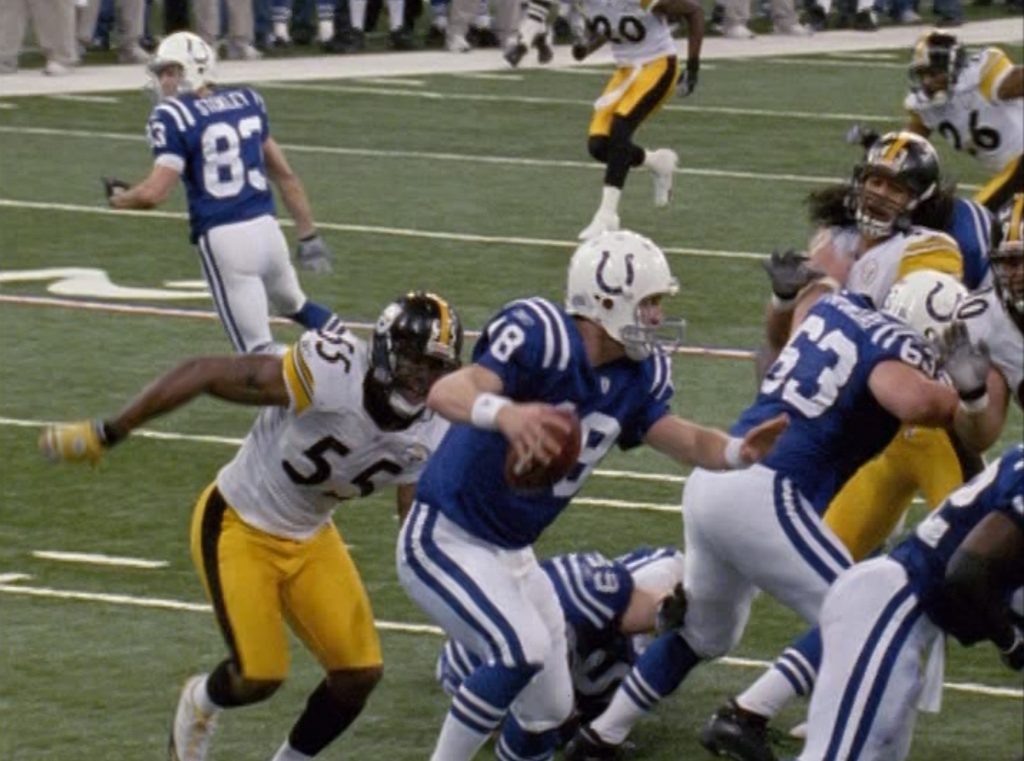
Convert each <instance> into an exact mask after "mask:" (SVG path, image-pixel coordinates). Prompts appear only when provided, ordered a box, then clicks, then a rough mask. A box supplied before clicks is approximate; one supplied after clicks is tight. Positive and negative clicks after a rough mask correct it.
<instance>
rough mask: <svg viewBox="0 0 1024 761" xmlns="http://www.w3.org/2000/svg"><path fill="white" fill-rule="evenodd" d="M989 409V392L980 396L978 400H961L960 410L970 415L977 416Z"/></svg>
mask: <svg viewBox="0 0 1024 761" xmlns="http://www.w3.org/2000/svg"><path fill="white" fill-rule="evenodd" d="M987 407H988V392H987V391H986V392H985V393H984V394H982V395H981V396H979V397H978V398H977V399H971V400H970V401H967V400H965V399H961V400H960V409H962V410H963V411H964V412H965V413H967V414H968V415H977V414H979V413H982V412H984V411H985V409H986V408H987Z"/></svg>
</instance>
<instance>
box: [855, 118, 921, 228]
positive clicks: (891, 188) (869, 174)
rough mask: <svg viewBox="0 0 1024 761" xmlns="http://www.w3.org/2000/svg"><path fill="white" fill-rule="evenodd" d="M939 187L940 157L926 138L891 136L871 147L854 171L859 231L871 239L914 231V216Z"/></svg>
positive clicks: (895, 133)
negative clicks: (912, 223)
mask: <svg viewBox="0 0 1024 761" xmlns="http://www.w3.org/2000/svg"><path fill="white" fill-rule="evenodd" d="M938 187H939V157H938V154H937V153H936V152H935V148H933V147H932V144H931V143H929V142H928V141H927V140H926V139H925V138H923V137H921V136H920V135H916V134H914V133H913V132H890V133H888V134H887V135H883V136H882V137H880V138H879V139H878V141H877V142H876V143H875V144H874V145H872V146H871V148H870V149H869V150H868V152H867V155H866V156H865V157H864V161H863V162H862V163H861V164H859V165H858V166H857V168H856V169H855V170H854V175H853V182H852V185H851V195H852V200H853V208H854V218H855V219H856V222H857V227H858V229H859V230H860V231H861V233H862V234H863V235H865V236H866V237H868V238H888V237H889V236H891V235H893V234H894V233H896V232H899V231H901V230H906V229H908V228H909V227H910V216H911V214H912V213H913V211H914V210H915V209H916V208H917V207H918V206H920V205H921V204H922V203H924V202H925V201H927V200H928V199H929V198H931V197H932V196H933V195H935V193H936V191H937V190H938Z"/></svg>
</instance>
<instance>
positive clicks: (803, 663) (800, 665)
mask: <svg viewBox="0 0 1024 761" xmlns="http://www.w3.org/2000/svg"><path fill="white" fill-rule="evenodd" d="M779 660H784V661H786V662H787V663H789V664H790V665H792V667H793V668H794V669H796V670H797V671H798V672H799V673H800V676H802V677H803V678H804V680H805V681H806V682H807V685H808V687H810V686H811V685H813V684H814V681H815V678H816V677H817V673H816V670H815V668H814V667H813V666H811V664H810V663H809V662H808V660H807V659H806V658H804V655H803V653H801V652H800V651H799V650H794V649H793V648H786V650H784V651H783V653H782V656H781V658H780V659H779Z"/></svg>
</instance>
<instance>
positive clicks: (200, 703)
mask: <svg viewBox="0 0 1024 761" xmlns="http://www.w3.org/2000/svg"><path fill="white" fill-rule="evenodd" d="M209 681H210V677H208V676H207V677H205V678H204V679H203V681H201V682H200V683H199V684H197V685H196V686H195V687H193V688H192V702H194V703H195V704H196V708H198V709H199V710H200V711H201V712H202V713H204V714H206V715H207V716H212V715H213V714H215V713H217V711H219V710H221V707H220V706H219V705H217V704H216V703H214V702H213V700H212V699H211V698H210V690H209V688H208V687H207V684H208V683H209Z"/></svg>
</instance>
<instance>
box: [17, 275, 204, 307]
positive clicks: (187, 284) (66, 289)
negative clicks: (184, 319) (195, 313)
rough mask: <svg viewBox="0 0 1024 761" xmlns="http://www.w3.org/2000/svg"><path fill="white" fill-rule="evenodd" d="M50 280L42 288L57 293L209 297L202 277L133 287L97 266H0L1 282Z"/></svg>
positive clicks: (147, 298) (170, 298)
mask: <svg viewBox="0 0 1024 761" xmlns="http://www.w3.org/2000/svg"><path fill="white" fill-rule="evenodd" d="M37 281H38V282H48V281H53V282H50V284H49V285H48V286H46V290H47V291H49V292H50V293H54V294H57V295H60V296H78V297H85V298H93V299H122V300H131V301H184V300H196V299H202V300H204V301H209V300H210V293H209V290H208V289H207V286H206V283H205V282H204V281H202V280H165V281H164V283H163V285H164V287H163V288H135V287H132V286H125V285H118V284H117V283H114V282H111V280H110V276H109V275H108V274H107V271H106V270H102V269H99V268H98V267H47V268H44V269H38V270H0V285H2V284H4V283H31V282H37Z"/></svg>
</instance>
